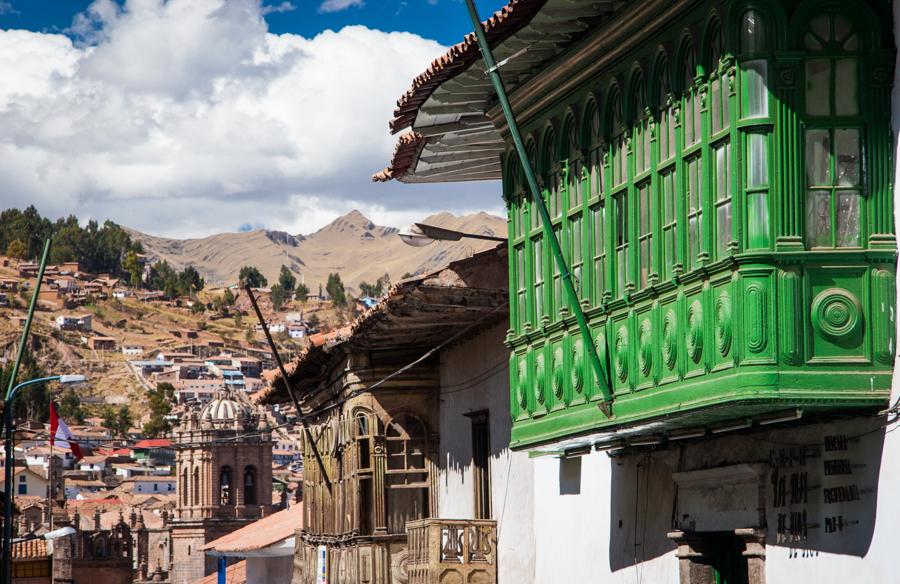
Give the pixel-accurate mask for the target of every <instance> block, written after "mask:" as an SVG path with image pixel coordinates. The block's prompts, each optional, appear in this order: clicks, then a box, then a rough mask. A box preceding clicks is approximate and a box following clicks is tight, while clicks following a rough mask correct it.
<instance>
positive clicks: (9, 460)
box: [2, 375, 85, 584]
mask: <svg viewBox="0 0 900 584" xmlns="http://www.w3.org/2000/svg"><path fill="white" fill-rule="evenodd" d="M84 379H85V377H84V375H51V376H49V377H39V378H37V379H29V380H28V381H23V382H22V383H20V384H19V385H16V386H15V387H13V388H12V389H10V390H9V392H8V393H7V394H6V401H5V402H4V403H3V429H4V434H3V439H4V444H3V447H4V450H3V452H4V454H5V456H6V460H5V464H4V466H5V468H4V471H5V472H4V475H3V476H4V477H5V479H6V482H5V483H4V485H3V494H4V496H5V500H4V501H3V579H2V582H3V584H8V583H10V582H12V503H13V490H12V482H13V476H12V473H13V466H15V459H14V458H13V452H12V449H13V414H12V412H13V408H12V404H13V400H14V399H15V398H16V395H17V394H18V393H19V390H20V389H22V388H23V387H27V386H29V385H35V384H37V383H45V382H47V381H59V382H60V383H81V382H83V381H84ZM51 464H52V462H51Z"/></svg>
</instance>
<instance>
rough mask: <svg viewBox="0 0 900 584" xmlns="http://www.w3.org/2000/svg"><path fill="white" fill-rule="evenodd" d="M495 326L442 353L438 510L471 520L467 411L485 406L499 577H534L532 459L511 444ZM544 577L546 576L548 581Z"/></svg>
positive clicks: (502, 350)
mask: <svg viewBox="0 0 900 584" xmlns="http://www.w3.org/2000/svg"><path fill="white" fill-rule="evenodd" d="M505 335H506V326H505V325H498V326H496V327H493V328H491V329H489V330H486V331H484V332H482V333H480V334H478V335H476V336H475V337H473V338H470V339H467V340H466V341H465V342H463V343H460V344H459V345H456V346H453V347H451V348H449V349H447V350H446V351H444V352H442V353H441V365H440V377H441V388H442V389H441V406H440V419H439V423H440V428H439V431H440V458H439V461H440V471H439V476H438V493H437V497H438V499H437V500H438V509H439V516H440V517H441V518H444V519H471V518H473V517H474V513H475V487H474V485H473V482H472V467H471V461H472V425H471V421H470V419H469V418H468V417H466V414H470V413H473V412H479V411H485V410H487V411H488V412H489V426H490V434H491V444H490V446H491V466H490V473H491V491H492V492H491V507H492V513H493V517H492V518H493V519H495V520H496V521H497V529H498V533H499V537H498V540H499V541H498V550H497V554H498V558H499V566H498V577H499V581H500V582H510V583H526V582H533V581H538V580H534V557H535V551H534V550H535V547H534V546H535V538H534V529H533V506H532V498H533V495H534V489H533V487H532V480H533V479H532V475H533V472H532V463H531V461H530V460H529V458H528V454H527V453H524V452H516V453H513V452H511V451H510V450H509V447H508V444H509V437H510V436H509V433H510V428H511V426H512V422H511V420H510V417H509V365H508V359H509V352H508V351H507V349H506V347H505V346H504V344H503V339H504V338H505ZM547 582H549V581H547Z"/></svg>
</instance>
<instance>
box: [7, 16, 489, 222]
mask: <svg viewBox="0 0 900 584" xmlns="http://www.w3.org/2000/svg"><path fill="white" fill-rule="evenodd" d="M79 27H80V31H81V34H83V35H84V36H83V37H81V38H84V39H85V41H86V42H87V44H85V45H83V46H82V45H81V44H79V43H73V42H72V40H71V39H70V38H69V37H66V36H64V35H55V34H42V33H35V32H28V31H20V30H0V70H2V71H3V72H4V83H2V84H0V182H2V184H3V185H4V187H3V189H0V208H5V207H8V206H24V205H26V204H30V203H34V204H36V205H37V206H38V209H39V210H40V211H41V212H42V213H44V214H46V215H50V216H53V217H56V216H60V215H63V214H69V213H76V214H78V215H79V216H80V217H81V218H82V219H86V218H98V219H105V218H111V219H113V220H114V221H117V222H119V223H122V224H125V225H129V226H132V227H135V228H137V229H142V230H146V231H149V232H152V233H158V234H161V235H176V236H186V235H202V234H208V233H213V232H218V231H225V230H235V229H237V228H238V227H239V226H240V225H242V224H245V223H250V224H252V225H260V224H261V225H265V226H267V227H269V228H272V229H285V230H288V231H291V232H309V231H312V230H314V229H316V228H318V227H320V226H321V225H322V224H324V223H325V222H327V221H329V220H331V219H333V218H334V217H335V216H337V215H338V214H340V213H343V212H346V211H348V210H350V209H351V208H354V207H358V208H360V210H362V211H363V212H368V213H371V214H372V219H373V220H375V219H378V220H381V221H385V222H388V223H389V224H395V225H400V224H402V223H403V222H406V221H407V219H408V218H410V217H414V216H419V217H421V216H422V215H423V214H424V213H427V212H431V211H435V210H441V209H443V208H449V209H450V210H454V211H462V210H471V209H478V208H485V209H497V207H498V206H499V204H500V199H499V194H498V193H499V189H498V188H497V187H496V185H492V184H489V185H462V186H446V185H440V186H435V187H415V186H406V185H397V184H387V185H384V184H373V183H371V182H370V180H369V176H370V174H371V173H372V172H373V171H377V170H379V169H381V168H383V167H384V165H385V164H386V163H387V161H388V160H389V158H390V154H391V152H392V151H393V146H394V140H395V138H394V137H392V136H390V135H389V134H388V131H387V121H388V119H389V118H390V117H391V113H392V110H393V107H394V103H395V101H396V99H397V97H398V96H399V95H400V94H401V93H402V92H403V91H404V90H405V89H406V88H407V87H408V85H409V83H410V80H411V79H412V78H413V77H414V76H415V75H416V74H418V73H419V72H420V71H421V70H423V69H424V67H426V66H427V64H428V62H429V61H430V60H431V59H433V58H434V57H435V56H436V55H437V54H439V53H441V52H442V51H443V50H444V48H443V47H441V46H440V45H439V44H437V43H436V42H434V41H430V40H427V39H423V38H421V37H419V36H416V35H413V34H409V33H384V32H380V31H375V30H370V29H368V28H365V27H362V26H354V27H347V28H344V29H342V30H341V31H338V32H332V31H326V32H323V33H321V34H319V35H318V36H316V37H314V38H311V39H307V38H303V37H300V36H297V35H290V34H284V35H273V34H270V33H269V32H268V31H267V27H266V23H265V20H264V19H263V18H262V14H261V7H260V4H259V2H258V0H229V1H225V0H168V1H163V0H128V1H127V2H126V3H125V5H124V7H119V6H118V4H116V3H115V2H112V1H111V0H98V1H97V2H95V3H94V4H92V5H91V9H90V10H89V11H88V13H87V14H85V15H83V16H82V17H81V18H80V19H78V20H77V21H76V22H75V23H73V30H74V29H77V28H79ZM88 39H90V40H88ZM451 203H452V204H451ZM392 217H394V219H393V220H392V219H391V218H392Z"/></svg>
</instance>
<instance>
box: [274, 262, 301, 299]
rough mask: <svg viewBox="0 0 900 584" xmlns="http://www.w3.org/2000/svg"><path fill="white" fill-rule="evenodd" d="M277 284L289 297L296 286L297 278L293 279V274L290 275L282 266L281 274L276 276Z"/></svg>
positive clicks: (285, 267)
mask: <svg viewBox="0 0 900 584" xmlns="http://www.w3.org/2000/svg"><path fill="white" fill-rule="evenodd" d="M278 283H279V284H281V287H282V288H284V290H285V291H286V292H288V296H290V292H293V291H294V287H295V286H296V285H297V278H295V277H294V274H292V273H291V271H290V270H289V269H288V268H287V266H285V265H283V264H282V266H281V272H279V274H278Z"/></svg>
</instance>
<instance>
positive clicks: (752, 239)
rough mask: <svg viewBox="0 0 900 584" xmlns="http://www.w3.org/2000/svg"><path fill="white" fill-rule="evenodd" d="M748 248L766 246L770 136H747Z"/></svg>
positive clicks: (767, 233)
mask: <svg viewBox="0 0 900 584" xmlns="http://www.w3.org/2000/svg"><path fill="white" fill-rule="evenodd" d="M746 161H747V178H746V186H747V189H746V193H747V247H748V248H749V249H762V248H767V247H769V203H768V194H769V136H768V134H763V133H752V134H747V156H746Z"/></svg>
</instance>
